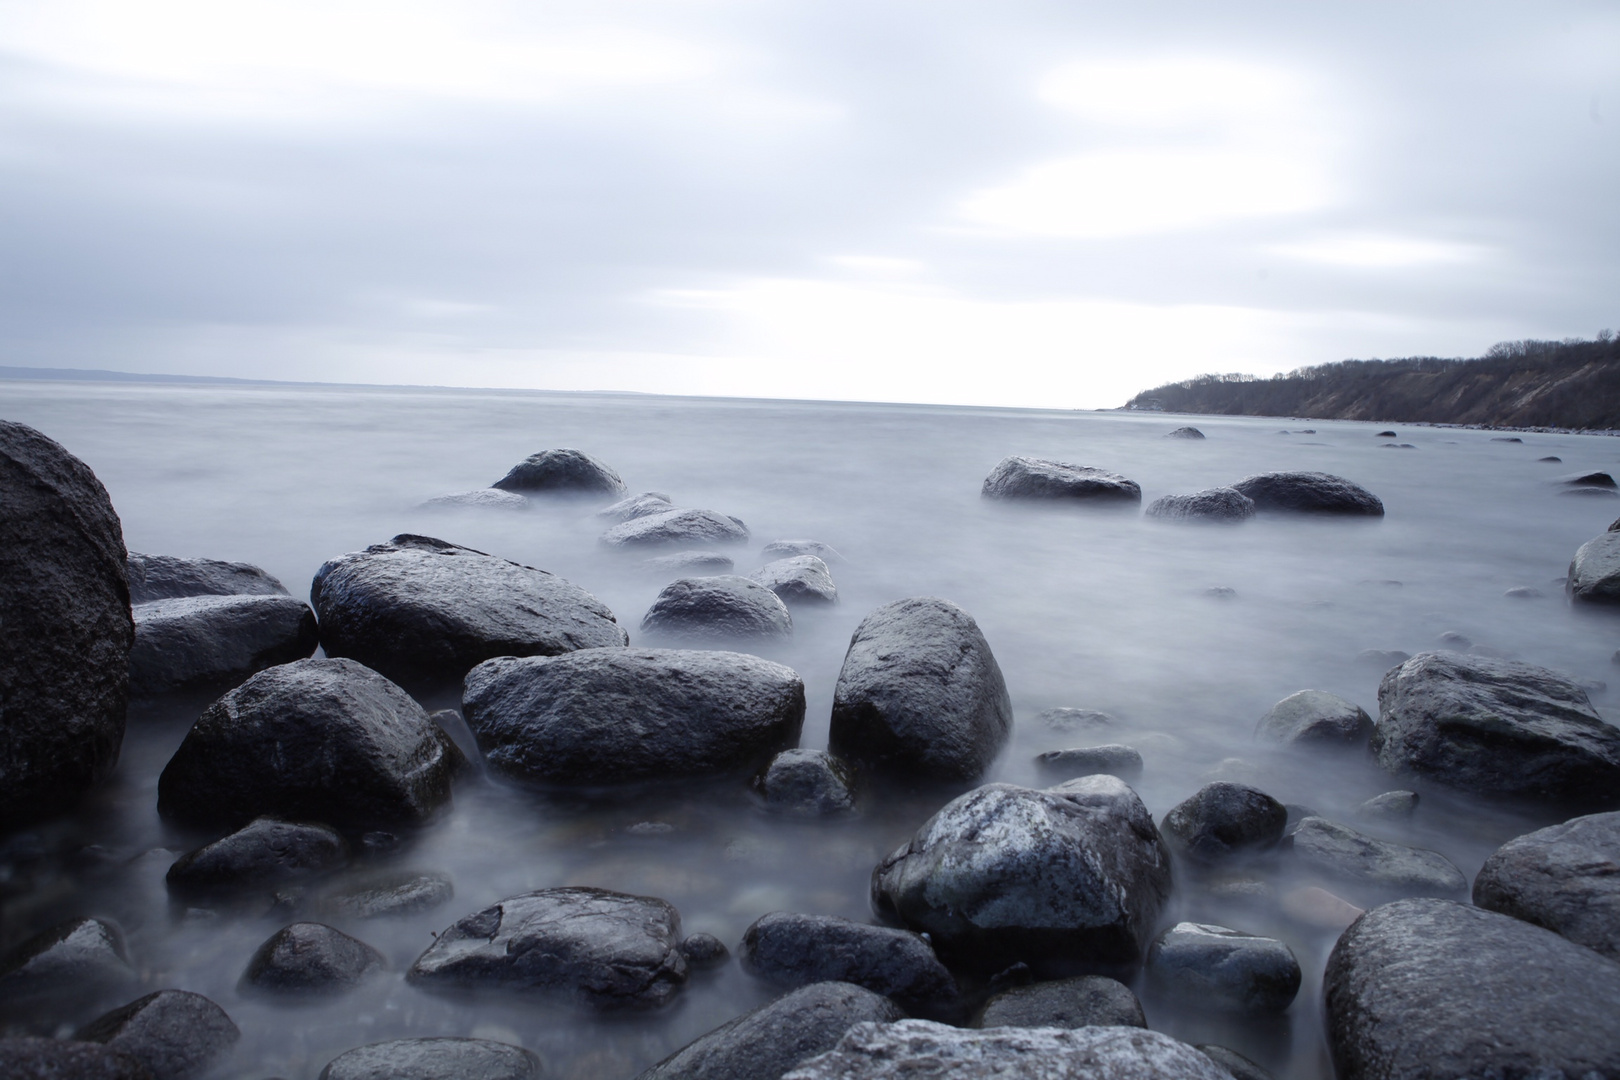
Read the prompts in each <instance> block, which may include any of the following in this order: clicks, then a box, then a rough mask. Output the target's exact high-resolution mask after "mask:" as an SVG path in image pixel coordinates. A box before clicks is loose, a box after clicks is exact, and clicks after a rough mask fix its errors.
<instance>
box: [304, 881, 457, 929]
mask: <svg viewBox="0 0 1620 1080" xmlns="http://www.w3.org/2000/svg"><path fill="white" fill-rule="evenodd" d="M454 895H455V885H454V883H452V882H451V880H450V875H448V874H442V873H438V872H436V871H432V870H382V871H378V872H376V873H372V874H367V875H365V876H364V877H361V878H359V879H357V880H354V881H350V882H346V883H344V884H343V885H340V886H338V887H337V888H335V889H333V890H332V891H331V892H329V893H328V894H327V895H326V898H325V900H324V901H322V906H323V907H324V908H325V909H326V910H328V911H330V912H332V913H333V914H334V915H341V916H344V917H346V918H350V919H377V918H382V917H385V916H390V915H414V914H416V913H417V912H419V911H430V910H432V909H433V908H436V907H438V906H439V905H440V904H443V903H446V902H447V901H448V900H449V899H450V898H451V897H452V896H454Z"/></svg>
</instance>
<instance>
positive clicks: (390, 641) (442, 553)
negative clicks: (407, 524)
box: [310, 534, 630, 683]
mask: <svg viewBox="0 0 1620 1080" xmlns="http://www.w3.org/2000/svg"><path fill="white" fill-rule="evenodd" d="M310 600H311V601H312V602H313V603H314V605H315V612H316V614H317V615H319V616H320V625H321V645H322V647H324V648H325V649H326V652H327V655H328V656H343V657H349V658H351V659H354V660H358V661H360V662H361V663H362V664H365V665H366V666H367V667H370V668H372V669H374V670H376V671H379V672H381V673H382V674H384V675H386V676H388V677H389V678H391V679H394V680H395V681H396V682H405V683H419V682H423V681H431V680H446V679H459V678H461V677H462V676H463V675H465V674H466V673H467V671H468V669H470V668H471V667H472V666H473V665H474V664H477V663H479V662H480V661H483V660H488V659H490V658H491V657H495V656H556V655H558V654H560V653H566V652H573V651H574V650H575V649H594V648H602V647H607V646H619V645H625V644H628V643H629V640H630V638H629V635H628V634H626V633H625V631H624V627H622V626H620V625H619V624H618V623H617V622H616V621H615V620H614V618H613V612H611V611H609V610H608V609H607V607H606V606H605V605H604V604H603V603H602V602H601V601H600V600H598V599H596V597H594V596H592V595H591V594H590V593H588V592H586V591H585V590H584V589H581V588H580V587H579V586H577V585H574V584H571V583H570V582H567V581H564V580H563V579H562V578H560V577H557V576H556V575H555V574H548V573H546V572H545V571H544V570H536V569H534V568H533V567H529V566H520V565H519V564H517V563H515V562H510V561H508V560H506V559H500V558H496V557H495V556H493V555H486V554H484V553H483V552H481V551H474V550H472V549H471V548H464V547H460V546H458V545H456V544H448V543H445V542H444V541H443V540H434V539H432V538H431V537H425V536H412V535H409V534H403V535H400V536H396V537H394V538H393V539H392V540H390V541H389V542H388V543H386V544H373V545H372V546H371V547H369V548H366V549H365V550H364V551H360V552H353V553H351V554H348V555H342V556H339V557H338V558H336V559H332V560H330V561H328V562H327V563H326V564H325V565H324V566H322V567H321V568H320V570H319V571H318V572H317V573H316V575H315V581H314V583H313V584H312V585H311V587H310Z"/></svg>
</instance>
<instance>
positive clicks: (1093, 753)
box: [1035, 743, 1142, 779]
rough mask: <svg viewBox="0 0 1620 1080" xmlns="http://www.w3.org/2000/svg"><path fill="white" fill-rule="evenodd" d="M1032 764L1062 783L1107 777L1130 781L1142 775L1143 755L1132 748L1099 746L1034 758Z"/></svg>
mask: <svg viewBox="0 0 1620 1080" xmlns="http://www.w3.org/2000/svg"><path fill="white" fill-rule="evenodd" d="M1035 764H1037V765H1039V766H1040V767H1041V768H1042V769H1045V770H1046V771H1048V772H1050V773H1052V774H1054V775H1058V774H1061V775H1062V776H1063V777H1064V778H1065V779H1068V778H1071V777H1076V776H1092V775H1094V774H1096V773H1110V774H1112V775H1114V776H1119V777H1123V778H1126V779H1129V778H1131V777H1134V776H1140V775H1141V773H1142V755H1141V754H1140V753H1138V752H1137V751H1136V749H1135V748H1134V747H1130V746H1125V745H1122V744H1120V743H1107V744H1104V745H1102V746H1077V747H1071V748H1070V749H1067V750H1048V751H1046V752H1045V753H1043V754H1036V755H1035Z"/></svg>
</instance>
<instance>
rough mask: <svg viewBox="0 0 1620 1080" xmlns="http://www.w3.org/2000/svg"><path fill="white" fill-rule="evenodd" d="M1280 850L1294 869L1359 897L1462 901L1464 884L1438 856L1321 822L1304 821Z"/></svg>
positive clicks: (1316, 818)
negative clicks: (1288, 855)
mask: <svg viewBox="0 0 1620 1080" xmlns="http://www.w3.org/2000/svg"><path fill="white" fill-rule="evenodd" d="M1283 846H1284V847H1285V848H1286V849H1287V850H1288V851H1289V852H1290V853H1291V857H1292V859H1293V860H1294V862H1295V863H1296V865H1298V866H1300V867H1301V868H1303V869H1305V870H1309V871H1314V872H1315V873H1317V874H1320V875H1322V876H1324V877H1328V878H1332V879H1334V880H1336V881H1339V882H1341V883H1344V884H1346V885H1352V886H1358V887H1359V892H1360V894H1361V895H1363V896H1371V897H1375V898H1377V897H1388V896H1392V895H1394V896H1441V897H1454V896H1462V895H1464V894H1465V893H1466V892H1467V891H1468V879H1467V878H1466V877H1464V876H1463V873H1462V871H1461V870H1458V869H1457V867H1456V866H1455V865H1454V864H1453V863H1452V862H1451V860H1450V859H1448V858H1446V857H1445V856H1444V855H1441V854H1440V853H1439V852H1437V851H1428V850H1426V849H1424V848H1414V847H1407V846H1406V845H1405V844H1396V843H1392V842H1390V841H1388V840H1378V839H1375V838H1374V837H1371V836H1365V835H1363V834H1362V833H1359V832H1357V831H1356V830H1354V829H1352V828H1350V827H1349V826H1348V825H1341V824H1339V823H1338V822H1336V821H1329V820H1328V819H1326V818H1320V817H1307V818H1305V819H1304V820H1302V821H1301V822H1300V823H1299V825H1298V826H1296V827H1295V829H1294V831H1293V832H1291V833H1289V834H1288V836H1287V837H1286V839H1285V840H1284V843H1283Z"/></svg>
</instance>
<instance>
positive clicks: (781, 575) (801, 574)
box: [748, 555, 838, 604]
mask: <svg viewBox="0 0 1620 1080" xmlns="http://www.w3.org/2000/svg"><path fill="white" fill-rule="evenodd" d="M748 576H749V577H750V578H752V579H753V580H754V581H757V582H759V583H760V584H761V585H763V586H765V587H766V588H767V589H769V590H771V592H773V593H775V594H776V595H777V596H780V597H781V598H782V599H783V601H784V602H786V603H789V604H836V603H837V602H838V586H837V585H834V584H833V579H832V572H831V571H830V570H828V569H827V564H826V563H824V562H822V561H821V559H820V558H818V557H817V556H815V555H793V556H790V557H788V558H785V559H777V560H775V561H774V562H768V563H766V564H765V565H764V566H762V567H760V568H759V569H758V570H755V571H754V572H753V573H752V574H749V575H748Z"/></svg>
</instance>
